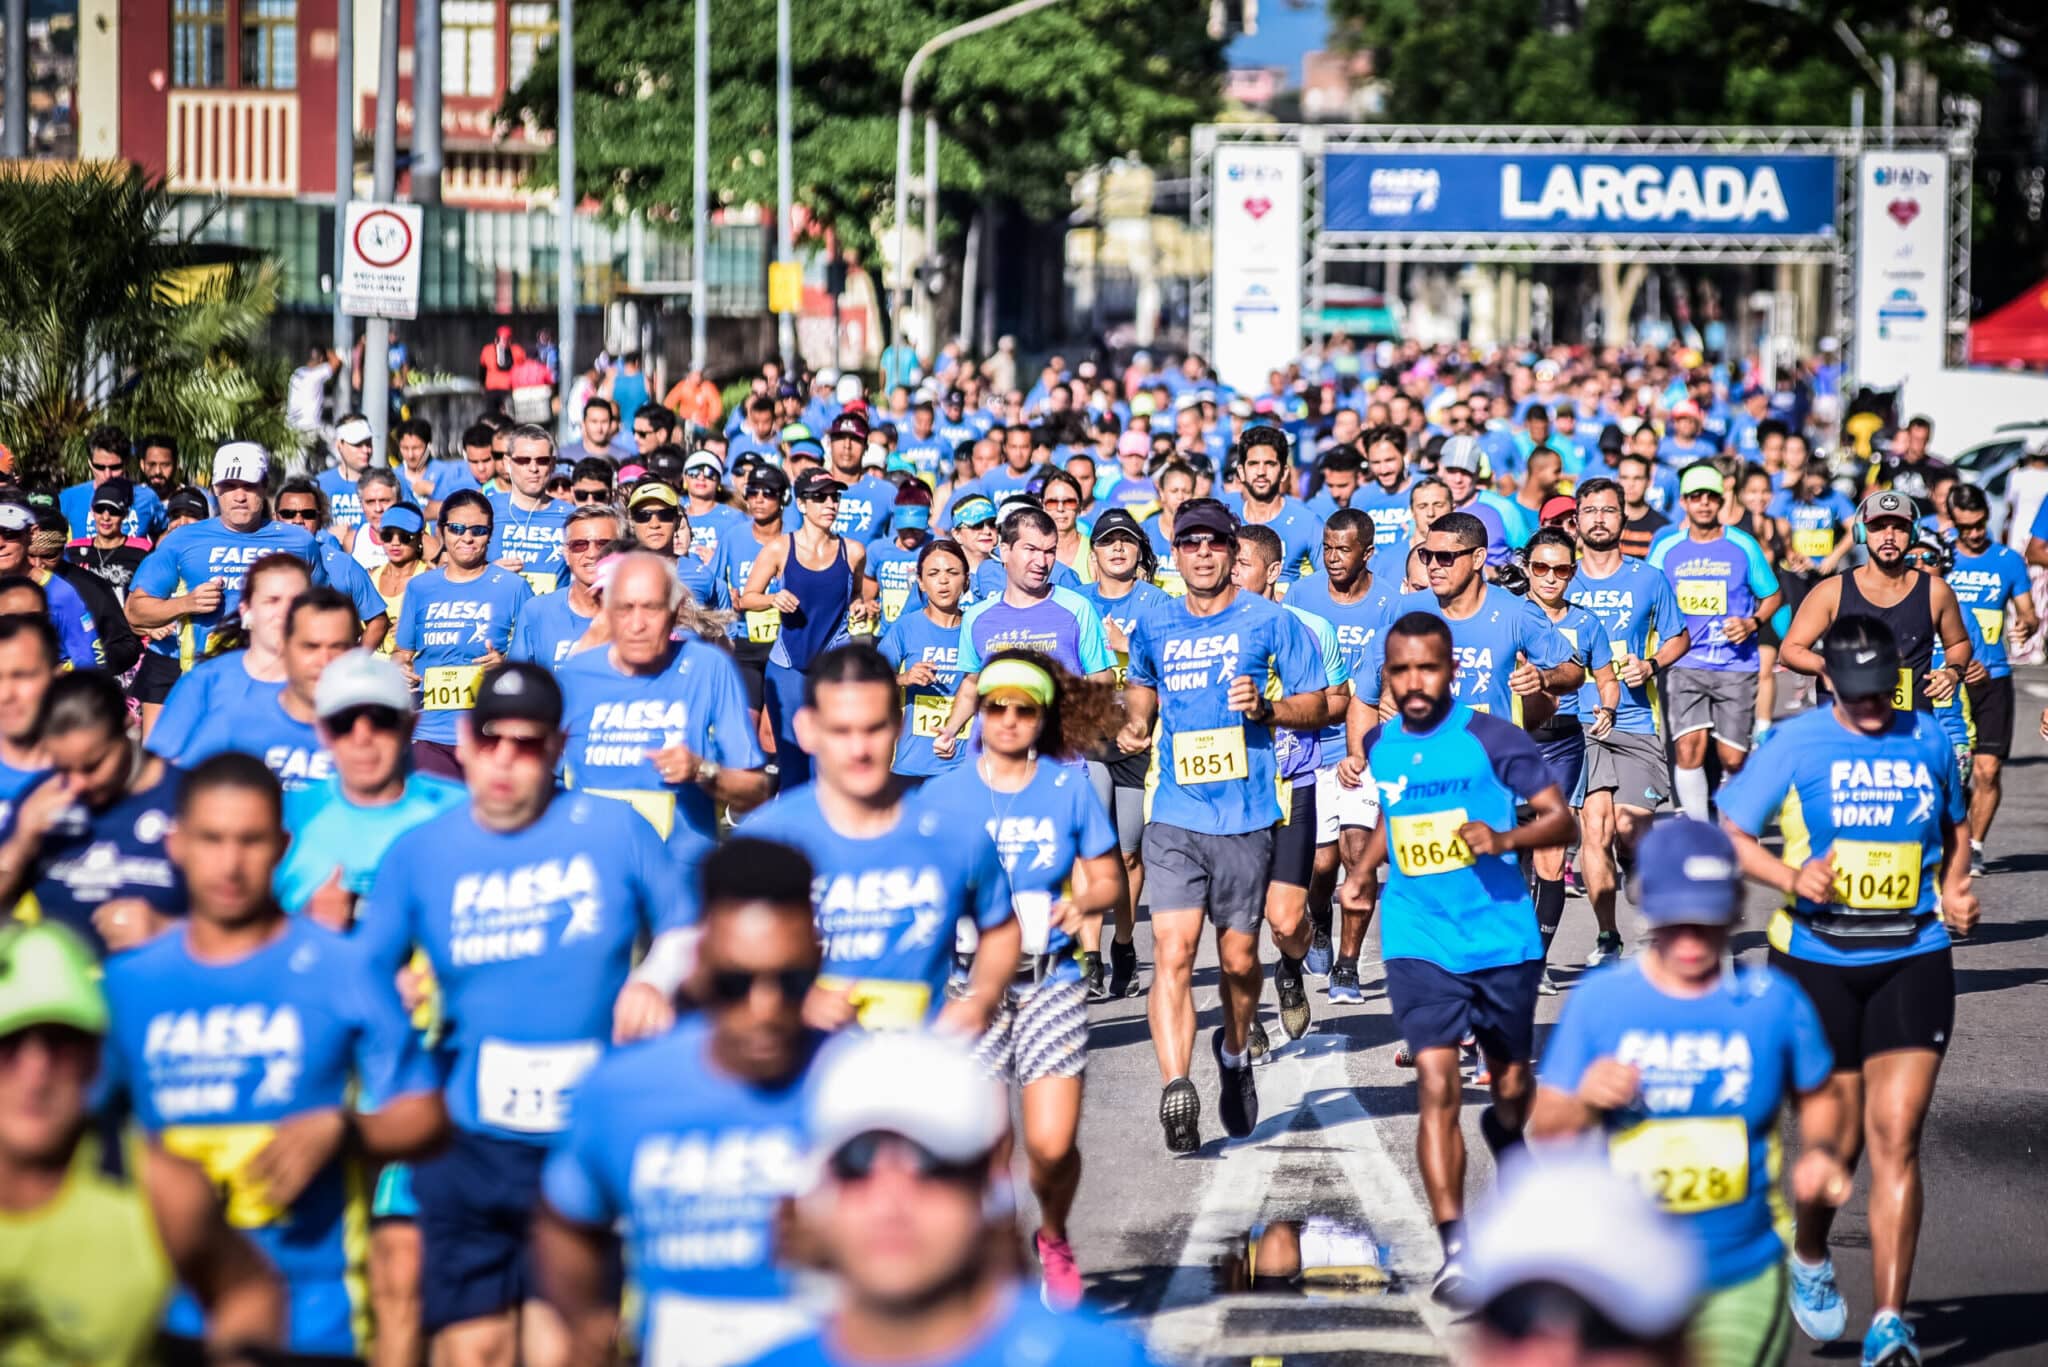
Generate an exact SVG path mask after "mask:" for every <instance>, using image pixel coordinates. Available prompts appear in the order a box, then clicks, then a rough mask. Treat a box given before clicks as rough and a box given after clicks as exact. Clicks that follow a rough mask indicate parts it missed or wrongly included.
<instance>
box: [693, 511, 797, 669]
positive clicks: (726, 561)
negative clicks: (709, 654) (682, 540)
mask: <svg viewBox="0 0 2048 1367" xmlns="http://www.w3.org/2000/svg"><path fill="white" fill-rule="evenodd" d="M776 540H778V541H779V540H781V537H780V535H779V534H778V535H777V537H776ZM773 544H775V543H774V542H773V541H771V542H769V543H768V545H763V544H762V543H761V542H759V541H757V540H755V539H754V532H753V524H752V523H751V522H750V523H749V524H748V525H747V527H746V528H745V529H744V531H743V532H742V533H741V534H736V535H733V536H729V537H727V538H726V539H725V540H723V541H721V542H719V543H718V552H717V554H715V555H713V556H712V557H711V565H710V570H711V603H712V606H714V607H716V608H718V609H720V610H721V611H724V612H730V613H733V614H734V616H733V624H732V626H731V627H730V628H729V634H730V635H731V636H732V639H733V640H734V641H750V642H752V643H753V644H754V645H756V646H760V647H763V648H766V647H768V646H772V645H774V644H775V638H776V637H777V636H780V635H781V634H782V614H781V613H779V612H777V611H776V610H775V609H773V608H768V609H765V610H763V611H760V612H740V611H739V610H738V609H736V608H734V607H733V602H734V600H736V599H737V598H738V597H739V596H740V595H741V594H742V593H745V592H746V591H747V576H748V575H750V574H752V573H753V572H754V562H755V561H756V560H759V559H760V558H761V552H762V551H764V550H767V549H768V546H769V545H773ZM781 589H782V577H781V576H780V575H777V576H776V577H775V578H773V579H771V580H769V581H768V592H769V593H777V592H780V591H781Z"/></svg>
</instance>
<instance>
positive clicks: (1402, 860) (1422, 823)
mask: <svg viewBox="0 0 2048 1367" xmlns="http://www.w3.org/2000/svg"><path fill="white" fill-rule="evenodd" d="M1469 820H1471V818H1470V817H1468V816H1466V815H1465V809H1464V808H1463V807H1452V808H1450V809H1449V810H1447V811H1441V812H1418V813H1416V814H1414V815H1410V816H1394V817H1390V818H1388V822H1387V839H1388V841H1389V845H1390V850H1391V853H1392V854H1393V857H1394V863H1395V864H1396V866H1398V867H1399V868H1400V870H1401V872H1403V873H1405V874H1407V875H1408V876H1409V877H1410V878H1426V877H1428V876H1429V875H1431V874H1433V873H1450V872H1452V871H1453V870H1456V869H1469V868H1471V867H1472V865H1473V864H1474V863H1476V862H1477V860H1476V859H1475V858H1474V857H1473V854H1472V847H1471V846H1469V845H1467V844H1466V843H1465V842H1464V841H1463V840H1462V839H1460V838H1459V836H1458V830H1459V828H1460V827H1462V826H1463V825H1464V824H1465V823H1466V822H1467V821H1469Z"/></svg>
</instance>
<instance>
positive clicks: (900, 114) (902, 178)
mask: <svg viewBox="0 0 2048 1367" xmlns="http://www.w3.org/2000/svg"><path fill="white" fill-rule="evenodd" d="M1059 2H1060V0H1017V3H1016V4H1014V5H1005V6H1004V7H1003V8H1002V9H999V10H997V11H995V13H993V14H984V15H982V16H981V18H979V19H970V20H968V21H967V22H966V23H964V24H957V25H955V26H954V27H952V28H949V29H947V30H946V31H945V32H943V33H940V34H937V35H935V36H933V37H931V38H928V39H926V40H925V44H924V46H923V47H921V48H919V49H918V50H917V51H916V52H914V53H912V54H911V57H910V64H909V65H908V66H906V67H904V68H903V96H902V101H901V103H900V104H899V105H898V106H897V110H896V288H895V289H893V290H891V291H890V292H889V335H890V336H891V337H892V338H893V339H894V340H895V343H896V345H898V346H901V345H902V344H903V301H904V297H905V294H906V286H907V284H908V278H909V273H910V109H911V105H912V103H913V101H914V100H915V98H916V95H917V74H918V73H919V72H920V71H922V70H924V64H925V63H926V62H928V61H930V60H931V58H932V55H933V54H934V53H936V52H939V51H940V50H941V49H944V48H948V47H951V46H952V45H953V44H954V43H957V42H959V41H960V40H961V39H962V38H971V37H973V36H974V35H975V34H977V33H986V32H988V31H989V30H990V29H992V28H1000V27H1002V26H1003V25H1004V24H1007V23H1009V22H1010V21H1011V20H1012V19H1021V18H1023V17H1024V16H1025V15H1027V14H1030V13H1031V12H1033V11H1034V10H1042V9H1045V8H1047V7H1048V6H1051V5H1057V4H1058V3H1059ZM925 193H926V194H928V195H936V194H937V193H938V187H937V186H936V185H928V186H926V187H925ZM929 245H930V244H927V247H929Z"/></svg>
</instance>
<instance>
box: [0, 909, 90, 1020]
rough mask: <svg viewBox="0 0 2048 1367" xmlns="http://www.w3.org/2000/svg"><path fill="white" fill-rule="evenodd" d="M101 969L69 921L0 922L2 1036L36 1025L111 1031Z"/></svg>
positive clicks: (0, 1018)
mask: <svg viewBox="0 0 2048 1367" xmlns="http://www.w3.org/2000/svg"><path fill="white" fill-rule="evenodd" d="M99 976H100V968H99V964H98V963H97V962H95V961H94V959H93V956H92V951H91V950H90V949H87V948H86V946H85V942H84V941H83V940H81V939H79V938H78V936H77V935H76V934H74V933H73V932H72V931H70V930H69V929H67V928H65V927H64V926H60V925H56V924H53V923H48V922H43V923H38V924H35V925H25V924H22V923H20V922H16V923H14V924H11V925H6V926H0V1036H5V1035H12V1034H15V1033H16V1032H18V1031H22V1030H26V1029H28V1028H29V1027H30V1026H33V1025H68V1026H70V1027H71V1028H72V1029H74V1030H83V1031H85V1032H86V1033H87V1034H89V1035H104V1034H106V1033H107V999H106V997H105V996H103V995H102V994H101V992H100V984H99Z"/></svg>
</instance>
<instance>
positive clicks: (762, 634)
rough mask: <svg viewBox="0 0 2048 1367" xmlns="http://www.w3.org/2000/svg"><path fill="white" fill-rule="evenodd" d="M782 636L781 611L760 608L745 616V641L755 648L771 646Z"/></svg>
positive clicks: (778, 609)
mask: <svg viewBox="0 0 2048 1367" xmlns="http://www.w3.org/2000/svg"><path fill="white" fill-rule="evenodd" d="M781 634H782V610H781V609H780V608H761V609H759V610H758V611H755V612H750V613H748V614H747V639H748V640H749V641H752V642H753V643H754V644H755V645H757V646H765V645H772V644H774V642H775V638H776V637H778V636H780V635H781Z"/></svg>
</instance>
